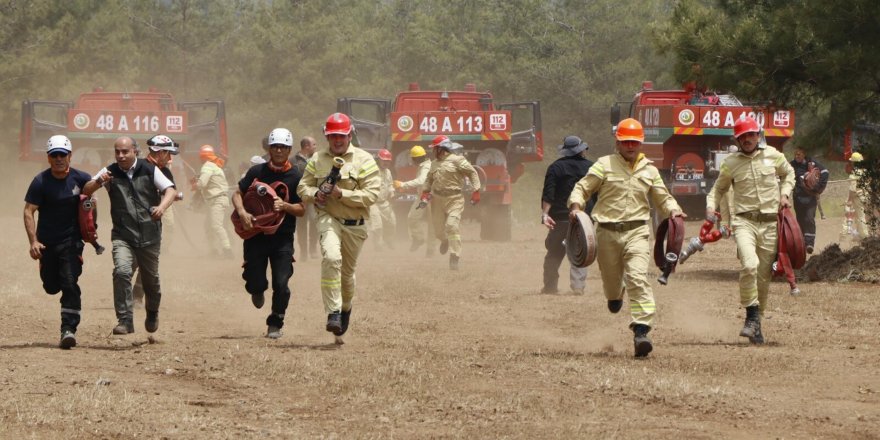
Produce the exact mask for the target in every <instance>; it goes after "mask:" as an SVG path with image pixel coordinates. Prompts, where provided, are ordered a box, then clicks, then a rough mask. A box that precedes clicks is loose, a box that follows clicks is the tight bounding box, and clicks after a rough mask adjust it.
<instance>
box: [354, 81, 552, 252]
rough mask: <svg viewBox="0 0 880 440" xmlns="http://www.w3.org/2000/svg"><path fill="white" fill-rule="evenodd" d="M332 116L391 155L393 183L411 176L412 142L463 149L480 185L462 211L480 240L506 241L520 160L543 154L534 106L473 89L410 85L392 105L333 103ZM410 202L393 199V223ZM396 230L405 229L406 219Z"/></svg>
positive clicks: (364, 143)
mask: <svg viewBox="0 0 880 440" xmlns="http://www.w3.org/2000/svg"><path fill="white" fill-rule="evenodd" d="M337 111H339V112H341V113H345V114H347V115H349V117H350V118H351V120H352V124H353V125H354V127H355V132H356V136H357V142H358V143H359V146H361V147H362V148H364V149H366V150H367V151H370V152H373V153H375V152H377V151H378V150H379V149H382V148H386V149H388V150H389V151H391V153H392V155H393V157H394V162H393V167H394V169H393V170H392V173H393V175H394V176H395V179H397V180H403V181H406V180H410V179H413V178H414V177H415V175H416V166H415V164H414V163H413V162H412V161H411V160H410V157H409V150H410V148H412V147H413V146H414V145H421V146H423V147H425V148H426V149H427V147H428V145H430V143H431V141H432V140H433V139H434V137H435V136H437V135H440V134H442V135H446V136H448V137H449V139H450V140H452V141H453V142H457V143H460V144H462V145H463V146H464V154H465V157H466V158H467V159H468V161H470V163H471V164H473V165H474V168H476V170H477V173H478V174H479V175H480V180H481V183H482V188H481V191H482V194H481V202H480V204H479V205H478V206H477V209H476V210H474V209H472V208H467V209H466V214H467V215H471V216H474V217H476V218H478V219H479V220H480V226H481V227H480V238H481V239H484V240H499V241H503V240H510V236H511V224H512V213H511V201H512V184H513V183H514V182H516V180H517V179H518V178H519V177H520V176H521V175H522V174H523V172H524V166H523V163H524V162H530V161H540V160H541V159H542V158H543V156H544V146H543V139H542V135H541V107H540V103H539V102H538V101H528V102H513V103H507V104H496V103H495V101H494V98H493V97H492V94H491V93H490V92H488V91H486V92H479V91H477V88H476V85H474V84H466V85H465V87H464V90H461V91H449V90H435V91H426V90H421V89H420V88H419V85H418V84H417V83H411V84H409V88H408V90H406V91H403V92H400V93H398V95H397V97H396V98H395V99H394V100H393V101H392V100H390V99H382V98H378V99H377V98H339V99H338V100H337ZM429 154H430V151H429ZM417 197H418V194H416V193H415V192H413V193H410V194H404V195H401V196H398V197H397V199H396V200H395V203H394V205H395V212H396V213H397V216H398V218H401V219H402V218H406V214H407V211H408V209H409V206H410V204H411V203H412V202H413V201H414V200H415V199H416V198H417ZM468 211H470V212H468ZM398 225H400V226H401V228H402V230H403V231H405V228H406V222H402V221H401V222H398Z"/></svg>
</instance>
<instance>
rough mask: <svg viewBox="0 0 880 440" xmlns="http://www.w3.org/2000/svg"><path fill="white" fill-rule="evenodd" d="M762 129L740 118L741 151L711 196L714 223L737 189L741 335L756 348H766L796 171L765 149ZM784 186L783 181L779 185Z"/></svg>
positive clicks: (734, 223) (724, 170)
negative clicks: (781, 219) (780, 222)
mask: <svg viewBox="0 0 880 440" xmlns="http://www.w3.org/2000/svg"><path fill="white" fill-rule="evenodd" d="M760 132H761V127H760V126H759V125H758V122H757V121H755V119H753V118H751V117H746V118H743V119H739V120H737V121H736V123H735V124H734V126H733V134H734V137H735V138H736V142H737V144H739V152H738V153H734V154H732V155H730V156H728V157H727V158H726V159H724V162H722V163H721V170H720V172H719V174H718V179H717V180H716V181H715V185H714V186H713V187H712V190H711V191H710V192H709V195H708V196H707V197H706V218H707V219H708V220H712V221H714V220H715V211H716V210H717V209H718V205H719V203H720V202H721V200H722V198H723V197H724V195H725V194H727V192H728V191H729V190H730V189H731V188H732V189H733V190H734V193H733V211H734V212H733V219H732V220H731V226H732V227H733V229H734V230H735V231H736V234H735V235H734V237H735V239H736V253H737V256H738V257H739V261H740V265H741V266H742V267H741V269H740V272H739V295H740V303H741V304H742V306H743V307H745V309H746V319H745V324H744V325H743V329H742V331H740V336H743V337H747V338H749V341H750V342H751V343H753V344H763V343H764V334H763V333H762V332H761V316H762V315H763V314H764V310H765V309H766V308H767V294H768V293H769V291H770V280H771V278H772V276H773V275H772V273H771V272H772V266H773V261H774V260H776V248H777V243H776V239H777V235H776V229H777V224H776V223H777V214H778V212H779V210H780V209H781V207H788V206H791V202H790V200H789V196H788V195H789V194H791V191H792V190H793V189H794V182H795V179H794V169H793V168H792V167H791V164H789V163H788V161H787V160H786V159H785V156H784V155H783V154H782V153H780V152H779V151H777V150H776V149H775V148H773V147H771V146H769V145H762V144H760ZM780 181H781V182H780Z"/></svg>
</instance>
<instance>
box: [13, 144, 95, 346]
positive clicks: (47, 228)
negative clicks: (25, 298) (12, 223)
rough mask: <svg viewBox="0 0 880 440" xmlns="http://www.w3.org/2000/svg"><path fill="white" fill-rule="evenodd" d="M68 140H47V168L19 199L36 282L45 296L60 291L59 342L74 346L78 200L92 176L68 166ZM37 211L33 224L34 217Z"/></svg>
mask: <svg viewBox="0 0 880 440" xmlns="http://www.w3.org/2000/svg"><path fill="white" fill-rule="evenodd" d="M72 152H73V151H72V146H71V144H70V139H68V138H67V137H66V136H62V135H55V136H52V137H50V138H49V141H48V143H47V145H46V154H47V159H48V162H49V168H48V169H46V170H45V171H43V172H41V173H39V174H37V175H36V176H35V177H34V179H33V180H32V181H31V184H30V186H29V187H28V190H27V193H26V194H25V196H24V230H25V232H26V233H27V237H28V241H29V242H30V249H29V252H30V256H31V258H32V259H34V260H39V261H40V279H41V280H42V281H43V290H45V291H46V293H48V294H49V295H56V294H58V292H61V341H60V343H59V346H60V347H61V348H64V349H69V348H72V347H74V346H76V328H77V326H78V325H79V321H80V311H81V309H82V306H81V302H80V296H81V294H82V292H81V290H80V287H79V284H78V283H79V276H80V274H82V253H83V247H84V245H83V242H82V236H81V234H80V228H79V223H78V216H79V214H78V210H79V195H80V192H81V191H82V188H83V187H85V185H86V183H88V182H89V180H91V177H90V176H89V175H88V174H86V173H84V172H82V171H80V170H77V169H75V168H71V166H70V157H71V154H72ZM37 211H39V212H40V214H39V216H38V219H37V221H34V213H35V212H37Z"/></svg>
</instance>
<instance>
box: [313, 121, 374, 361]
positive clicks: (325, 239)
mask: <svg viewBox="0 0 880 440" xmlns="http://www.w3.org/2000/svg"><path fill="white" fill-rule="evenodd" d="M324 135H325V137H326V138H327V142H328V144H329V146H328V148H327V149H326V150H321V151H318V152H316V153H315V154H314V155H312V158H311V159H309V162H308V163H307V164H306V169H305V173H303V176H302V179H301V180H300V182H299V185H298V186H297V188H296V192H297V194H299V196H300V198H301V199H302V201H303V202H305V203H309V202H312V203H315V208H316V214H317V220H316V222H317V225H318V234H319V235H320V239H319V243H320V245H321V256H322V257H323V259H322V261H321V294H322V295H323V297H324V310H325V311H326V312H327V327H326V328H327V331H328V332H331V333H333V334H334V335H335V336H336V337H337V339H336V341H337V343H342V339H341V338H342V335H344V334H345V332H346V331H347V330H348V325H349V320H350V317H351V309H352V298H353V297H354V293H355V269H356V268H357V258H358V255H359V254H360V252H361V247H362V246H363V244H364V240H366V239H367V226H366V225H365V224H364V222H365V220H366V219H367V218H368V217H369V215H370V206H371V205H372V204H373V203H375V202H376V199H377V198H378V197H379V186H380V184H381V179H380V177H379V167H378V165H376V161H375V160H374V159H373V156H372V155H371V154H370V153H367V152H366V151H364V150H361V149H360V148H357V147H355V146H354V145H351V120H350V119H349V118H348V116H346V115H345V114H343V113H333V114H332V115H330V117H329V118H328V119H327V122H326V124H325V125H324ZM337 157H339V158H342V159H343V160H344V161H345V165H343V166H342V168H341V169H340V174H339V181H338V182H337V183H336V185H335V186H333V187H332V189H331V188H327V185H322V182H324V180H325V177H326V176H328V175H329V174H330V170H331V169H332V168H333V160H334V158H337ZM325 191H328V192H325Z"/></svg>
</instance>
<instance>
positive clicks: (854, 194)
mask: <svg viewBox="0 0 880 440" xmlns="http://www.w3.org/2000/svg"><path fill="white" fill-rule="evenodd" d="M860 177H861V173H859V172H858V171H853V172H852V173H851V174H850V175H849V195H848V196H847V203H850V201H852V206H848V207H847V208H848V209H852V211H853V213H854V214H855V218H854V219H853V221H852V225H850V223H849V220H847V218H846V216H844V218H843V228H842V229H841V230H840V238H841V241H843V240H844V239H845V238H848V237H852V236H853V235H854V234H858V237H857V238H856V239H857V240H858V239H862V238H865V237H867V236H868V221H867V219H866V216H865V206H867V203H866V202H865V201H866V200H867V197H866V196H865V191H864V190H863V189H861V188H859V185H858V182H859V178H860ZM162 221H163V222H164V221H165V220H164V217H163V220H162ZM854 238H855V237H854Z"/></svg>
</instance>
